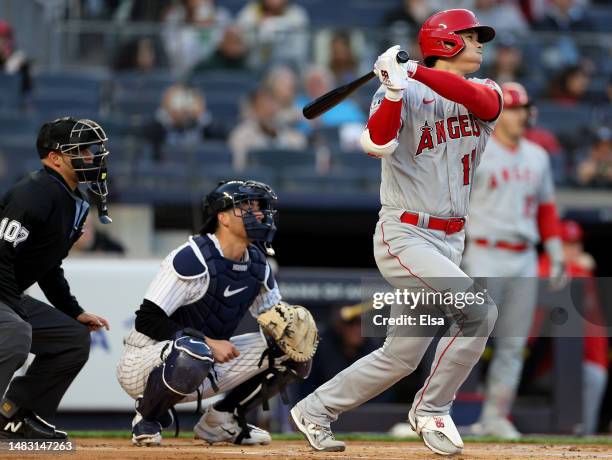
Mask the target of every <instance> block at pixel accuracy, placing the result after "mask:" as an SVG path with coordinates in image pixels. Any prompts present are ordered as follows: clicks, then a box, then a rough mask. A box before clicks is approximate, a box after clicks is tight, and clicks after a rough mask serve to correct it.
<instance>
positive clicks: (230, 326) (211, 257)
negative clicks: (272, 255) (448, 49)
mask: <svg viewBox="0 0 612 460" xmlns="http://www.w3.org/2000/svg"><path fill="white" fill-rule="evenodd" d="M193 241H194V242H195V243H196V245H197V246H198V248H199V249H200V252H201V253H202V256H203V257H204V260H205V262H206V267H207V270H208V275H209V283H208V289H207V291H206V294H204V296H203V297H202V298H201V299H200V300H198V301H196V302H194V303H192V304H189V305H184V306H182V307H180V308H179V309H177V310H176V311H175V312H174V313H173V314H172V315H171V316H170V317H171V318H172V319H173V320H174V321H175V322H177V323H179V324H181V325H182V326H183V327H193V328H195V329H197V330H200V331H202V332H203V333H204V334H205V335H206V336H207V337H211V338H213V339H223V340H228V339H229V338H230V337H231V336H232V334H233V333H234V331H235V330H236V328H237V327H238V323H240V320H241V319H242V317H243V316H244V314H245V312H246V310H247V309H248V308H249V307H250V306H251V304H252V303H253V301H254V300H255V298H256V297H257V295H258V294H259V292H260V290H261V287H262V285H263V284H264V283H265V282H266V266H267V262H266V259H265V256H264V255H263V253H262V252H261V251H260V250H259V249H257V248H256V247H254V246H252V245H251V246H249V248H248V252H249V260H248V261H247V262H235V261H233V260H229V259H226V258H225V257H223V256H222V255H221V254H220V252H219V250H218V249H217V248H216V246H215V244H214V243H213V242H212V240H211V239H210V238H208V237H206V236H198V237H195V238H194V239H193ZM188 250H190V249H188ZM270 278H272V277H271V276H270Z"/></svg>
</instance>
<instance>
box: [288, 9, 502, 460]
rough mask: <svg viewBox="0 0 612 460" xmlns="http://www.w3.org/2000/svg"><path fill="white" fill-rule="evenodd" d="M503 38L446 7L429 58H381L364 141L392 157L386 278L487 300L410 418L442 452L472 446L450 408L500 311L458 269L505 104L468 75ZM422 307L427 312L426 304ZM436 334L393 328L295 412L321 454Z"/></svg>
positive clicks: (427, 48) (383, 235)
mask: <svg viewBox="0 0 612 460" xmlns="http://www.w3.org/2000/svg"><path fill="white" fill-rule="evenodd" d="M494 36H495V31H494V30H493V28H491V27H488V26H483V25H481V24H480V23H479V22H478V19H477V18H476V16H475V15H474V13H472V12H471V11H468V10H463V9H453V10H446V11H441V12H439V13H436V14H434V15H433V16H431V17H430V18H429V19H427V20H426V21H425V22H424V23H423V25H422V26H421V29H420V31H419V36H418V40H419V45H420V48H421V52H422V54H423V58H424V64H425V65H420V64H418V63H417V62H416V61H408V62H406V63H405V64H399V63H398V62H397V60H396V56H397V53H398V51H399V46H397V45H396V46H393V47H391V48H390V49H388V50H387V51H386V52H385V53H383V54H382V55H380V56H379V57H378V59H377V60H376V62H375V64H374V72H375V74H376V75H377V76H378V78H379V79H380V81H381V83H382V85H381V87H380V88H379V90H378V91H377V92H376V94H375V95H374V98H373V100H372V104H371V108H370V118H369V120H368V123H367V127H366V129H365V130H364V131H363V132H362V136H361V146H362V148H363V149H364V151H365V152H366V153H368V154H370V155H371V156H374V157H377V158H381V165H380V167H381V186H380V200H381V204H382V207H381V210H380V213H379V221H378V224H377V225H376V230H375V233H374V257H375V259H376V264H377V266H378V269H379V271H380V273H381V274H382V276H383V277H384V278H385V280H387V281H388V282H389V284H391V285H392V286H393V287H395V288H396V289H407V290H412V291H417V292H419V291H421V290H423V291H428V292H432V293H442V292H456V293H461V294H462V293H463V292H467V293H470V295H480V296H481V297H480V298H482V299H484V301H483V302H482V303H480V304H479V305H474V304H472V305H470V306H462V305H460V304H458V303H457V302H454V303H453V304H452V305H450V307H449V309H448V310H447V312H448V316H449V317H450V319H449V323H448V325H449V328H448V331H447V333H446V335H445V336H444V337H442V339H441V340H440V341H439V342H438V345H437V348H436V356H435V359H434V363H433V365H432V368H431V372H430V374H429V377H428V378H427V380H426V382H425V384H424V385H423V387H422V388H421V389H420V390H419V392H418V393H417V394H416V396H415V399H414V403H413V404H412V407H411V409H410V411H409V413H408V420H409V423H410V425H411V426H412V427H413V429H414V430H415V431H416V432H417V434H419V435H420V436H421V438H422V439H423V441H424V442H425V445H426V446H427V447H429V448H430V449H431V450H432V451H434V452H436V453H438V454H442V455H454V454H457V453H460V452H461V450H462V449H463V441H462V439H461V436H460V434H459V432H458V431H457V428H456V426H455V423H454V422H453V420H452V418H451V416H450V414H449V412H450V408H451V406H452V404H453V400H454V399H455V393H456V392H457V390H458V389H459V387H460V386H461V384H462V383H463V382H464V380H465V379H466V377H467V376H468V374H469V373H470V371H471V370H472V367H473V366H474V365H475V364H476V362H477V361H478V359H479V357H480V355H481V353H482V351H483V350H484V347H485V344H486V341H487V336H488V335H489V333H490V332H491V329H492V328H493V324H494V323H495V319H496V317H497V307H496V306H495V304H494V303H493V302H492V300H491V299H490V298H488V296H486V295H484V294H485V293H483V292H482V291H480V287H479V286H478V285H477V284H475V283H474V282H473V281H472V280H471V279H470V278H469V277H468V276H467V275H466V274H465V273H464V272H463V271H462V270H461V269H460V268H459V264H460V262H461V255H462V253H463V249H464V239H465V232H464V225H465V222H466V215H467V213H468V203H469V197H470V192H471V188H472V179H473V176H474V170H475V169H476V167H477V166H478V164H479V162H480V158H481V156H482V152H483V151H484V148H485V145H486V143H487V141H488V140H489V137H490V135H491V133H492V131H493V128H494V126H495V123H496V121H497V117H498V115H499V113H500V112H501V109H502V100H501V89H500V88H499V86H498V85H497V84H496V83H495V82H493V81H491V80H487V79H480V78H465V75H467V74H470V73H474V72H476V71H477V70H478V69H479V68H480V64H481V62H482V54H483V44H484V43H486V42H489V41H491V40H492V39H493V37H494ZM457 287H458V288H459V289H457ZM479 291H480V292H479ZM418 307H419V308H426V306H424V305H422V302H421V303H420V304H419V305H418ZM402 309H403V307H402V305H399V304H394V305H393V306H392V308H391V316H392V317H393V318H394V319H395V318H398V317H399V316H400V315H401V313H402ZM453 316H454V317H455V318H457V319H456V320H454V318H453ZM450 320H453V321H452V322H451V321H450ZM403 330H404V331H405V330H406V329H405V328H403ZM411 335H412V336H411ZM432 339H433V337H432V335H431V334H425V335H422V334H421V335H420V334H412V332H410V333H406V332H403V331H402V328H401V327H396V326H395V325H389V328H388V329H387V338H386V340H385V343H384V345H383V346H382V347H381V348H379V349H378V350H376V351H374V352H372V353H370V354H369V355H367V356H365V357H363V358H361V359H360V360H359V361H356V362H355V363H353V364H352V365H351V366H349V367H348V368H346V369H345V370H344V371H342V372H341V373H339V374H338V375H336V376H335V377H334V378H333V379H331V380H329V381H328V382H327V383H325V384H323V385H322V386H320V387H319V388H317V389H316V390H315V391H314V392H313V393H311V394H310V395H309V396H307V397H306V398H304V399H303V400H302V401H300V402H298V403H297V404H296V405H295V406H294V407H293V409H291V416H292V418H293V421H294V422H295V424H296V426H297V427H298V429H299V430H300V432H301V433H302V434H303V435H304V436H305V437H306V439H307V440H308V443H309V444H310V445H311V446H312V447H313V448H314V449H316V450H322V451H342V450H344V449H345V445H344V443H343V442H342V441H339V440H337V439H335V438H334V435H333V432H332V431H331V426H330V425H331V423H332V422H334V421H335V420H337V418H338V417H339V415H340V414H342V413H343V412H346V411H348V410H350V409H353V408H354V407H357V406H359V405H360V404H362V403H364V402H366V401H368V400H369V399H371V398H373V397H374V396H376V395H378V394H380V393H382V392H383V391H384V390H386V389H387V388H389V387H390V386H391V385H393V384H394V383H395V382H397V381H398V380H400V379H401V378H402V377H405V376H406V375H408V374H410V373H411V372H413V371H414V369H415V368H416V367H417V365H418V364H419V362H420V361H421V359H422V358H423V356H424V354H425V352H426V350H427V348H428V347H429V345H430V343H431V342H432Z"/></svg>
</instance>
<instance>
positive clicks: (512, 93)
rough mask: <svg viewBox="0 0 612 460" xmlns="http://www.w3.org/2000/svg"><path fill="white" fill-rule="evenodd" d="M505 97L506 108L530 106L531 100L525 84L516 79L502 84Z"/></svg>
mask: <svg viewBox="0 0 612 460" xmlns="http://www.w3.org/2000/svg"><path fill="white" fill-rule="evenodd" d="M501 89H502V95H503V98H504V108H505V109H512V108H515V107H529V106H531V101H530V100H529V95H528V94H527V90H526V89H525V87H524V86H523V85H521V84H520V83H517V82H515V81H509V82H507V83H504V84H503V85H502V86H501Z"/></svg>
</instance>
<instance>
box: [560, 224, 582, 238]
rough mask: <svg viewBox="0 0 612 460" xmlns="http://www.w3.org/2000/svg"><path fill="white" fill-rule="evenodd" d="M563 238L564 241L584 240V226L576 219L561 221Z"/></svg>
mask: <svg viewBox="0 0 612 460" xmlns="http://www.w3.org/2000/svg"><path fill="white" fill-rule="evenodd" d="M561 239H562V240H563V242H564V243H577V242H578V241H582V227H581V226H580V224H579V223H578V222H576V221H575V220H563V221H561Z"/></svg>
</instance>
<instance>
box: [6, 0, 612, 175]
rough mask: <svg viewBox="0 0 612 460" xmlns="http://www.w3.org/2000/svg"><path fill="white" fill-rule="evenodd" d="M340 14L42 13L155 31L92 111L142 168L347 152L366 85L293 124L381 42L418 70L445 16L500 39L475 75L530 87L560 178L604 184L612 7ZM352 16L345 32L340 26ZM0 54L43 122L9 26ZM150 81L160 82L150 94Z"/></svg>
mask: <svg viewBox="0 0 612 460" xmlns="http://www.w3.org/2000/svg"><path fill="white" fill-rule="evenodd" d="M336 3H337V5H336V4H334V5H333V6H332V5H329V2H322V1H319V0H313V1H312V2H308V3H307V4H303V5H302V4H301V3H300V2H297V1H291V0H250V1H246V0H245V1H238V0H232V1H225V2H220V1H215V0H173V1H162V0H141V1H131V0H109V1H105V2H101V1H99V0H78V1H72V2H61V1H59V2H49V3H48V4H46V5H45V7H46V8H47V9H48V10H50V11H51V12H49V13H48V16H49V17H54V18H58V19H57V20H58V21H72V20H78V21H91V22H92V23H93V22H94V21H98V22H99V21H106V22H107V23H110V24H112V25H113V28H119V29H121V28H122V27H127V25H128V24H134V23H139V24H149V25H151V27H153V29H154V30H155V31H156V33H154V34H142V35H138V34H133V33H132V34H128V35H121V34H120V33H119V32H117V33H118V37H119V38H118V39H117V40H115V41H114V42H113V43H114V45H113V48H112V55H110V56H107V57H106V60H105V62H103V63H102V64H103V66H106V67H107V69H108V71H109V72H110V77H108V78H107V80H109V81H110V82H111V84H109V85H106V86H104V85H103V86H102V90H101V91H102V93H101V97H100V101H99V103H98V105H96V106H94V111H95V112H96V114H98V113H99V114H105V115H107V116H108V117H109V118H112V119H113V120H118V119H121V120H122V122H123V123H124V124H125V125H128V126H129V127H130V129H125V130H121V132H120V133H119V136H120V138H119V139H115V142H116V143H119V142H120V141H123V140H124V139H125V138H127V137H130V136H131V137H132V141H134V139H133V138H134V137H135V138H136V141H135V142H132V145H134V144H138V145H139V150H140V152H139V153H138V155H137V159H139V160H140V159H143V158H144V159H147V160H150V161H154V162H158V161H168V160H170V159H171V156H172V155H174V154H175V153H174V152H176V151H177V150H180V149H188V150H189V149H191V150H192V151H204V153H206V148H205V146H206V145H207V144H206V143H207V142H211V144H210V145H214V146H217V147H219V146H220V145H222V144H223V145H224V146H225V150H226V151H227V154H228V155H230V156H231V158H230V159H229V163H230V164H231V166H232V168H233V170H234V171H238V172H240V171H245V169H246V168H247V167H248V166H249V165H251V166H252V165H253V164H252V162H250V160H249V152H251V151H260V150H264V149H269V150H272V149H281V150H295V151H301V152H305V151H308V152H314V153H315V154H317V152H318V153H320V152H321V150H324V151H325V152H328V153H329V152H333V153H339V152H352V151H355V150H356V149H357V145H358V144H357V141H358V136H359V134H360V130H361V126H363V123H364V122H365V120H366V119H367V112H368V110H369V102H370V98H371V96H372V94H373V91H374V90H375V85H374V84H373V85H370V86H368V87H366V88H364V89H362V90H360V91H359V92H357V93H356V94H355V95H354V97H353V98H351V99H347V100H346V101H344V102H343V103H341V104H340V105H339V106H337V107H336V108H334V109H333V110H331V111H329V112H327V113H326V114H325V115H323V116H322V117H320V118H317V119H316V120H313V121H307V120H305V119H304V118H303V117H302V115H301V108H302V107H303V105H304V104H305V103H306V102H308V101H310V100H312V99H314V98H316V97H318V96H320V95H321V94H323V93H325V92H326V91H328V90H330V89H332V88H333V87H336V86H338V85H340V84H343V83H346V82H348V81H350V80H352V79H354V78H356V77H357V76H359V75H361V74H363V73H365V72H367V71H368V70H369V69H370V68H371V65H372V62H373V61H374V59H375V57H376V55H377V54H379V53H380V52H382V51H383V50H384V49H385V48H386V47H387V46H388V45H390V44H394V43H400V44H402V45H403V46H404V47H406V48H407V49H409V51H410V54H411V57H412V58H413V59H418V58H419V51H418V46H416V33H417V32H418V28H419V26H420V24H421V23H422V21H423V20H424V19H425V18H426V17H428V16H429V15H430V14H432V12H434V11H435V10H439V9H443V8H448V7H451V6H452V7H464V8H470V9H472V10H474V11H475V13H476V15H477V16H478V17H479V19H480V21H481V23H483V24H488V25H491V26H493V27H494V28H495V29H496V30H497V38H496V40H495V41H494V42H493V44H492V45H491V46H489V47H487V48H486V54H485V62H484V65H483V68H482V69H481V72H480V74H479V76H482V75H486V76H487V77H489V78H492V79H494V80H495V81H497V82H498V83H503V82H506V81H514V80H518V81H520V82H522V83H523V84H524V85H525V86H526V88H527V89H528V91H529V92H530V96H531V97H532V98H533V99H534V100H535V101H536V109H537V110H536V111H534V115H533V117H532V127H531V129H530V132H529V134H528V137H529V138H530V139H531V140H533V141H535V142H537V143H539V144H540V145H542V146H543V147H544V148H545V149H546V150H547V151H548V152H549V153H550V155H551V160H552V163H553V165H554V168H555V179H556V181H557V182H558V183H560V184H563V185H575V186H590V187H609V186H610V185H612V173H611V172H610V165H611V164H612V150H611V144H610V126H611V121H610V109H609V108H610V99H611V98H612V66H610V62H611V61H610V59H609V58H610V53H611V50H612V48H611V45H610V43H611V42H612V41H611V40H610V38H611V37H612V6H609V5H608V2H606V1H596V0H591V1H589V0H460V1H459V0H458V1H455V2H452V5H450V2H445V1H442V0H397V1H395V2H393V1H390V0H389V1H387V0H386V1H384V2H375V1H374V0H371V1H370V3H371V4H370V3H368V2H362V3H363V4H362V5H361V6H360V8H362V9H363V10H362V14H361V16H359V15H357V13H356V11H358V10H357V9H355V8H353V7H352V6H351V5H350V2H336ZM75 5H77V7H75ZM364 5H366V6H368V8H369V9H367V8H365V7H364ZM341 6H342V7H343V8H344V10H343V9H341V8H340V7H341ZM343 11H345V13H346V14H345V15H344V14H342V12H343ZM368 11H370V12H371V13H374V12H376V15H375V17H372V16H368V14H367V13H368ZM334 15H342V18H343V19H342V20H340V19H339V17H338V18H336V19H337V20H336V19H334V17H335V16H334ZM344 16H346V17H344ZM351 18H353V19H352V20H353V22H354V25H353V26H351V25H350V24H345V23H348V22H350V21H351ZM336 23H338V24H339V25H336ZM363 24H367V27H365V26H364V25H363ZM124 37H127V38H125V39H124ZM89 39H90V40H92V38H91V37H89ZM0 53H1V54H0V59H1V60H2V64H3V68H4V71H5V73H7V74H19V75H20V76H21V80H20V89H21V91H22V94H23V95H24V101H25V102H24V103H23V105H22V107H25V110H26V111H30V112H32V111H34V112H36V110H37V109H38V110H39V112H41V111H43V112H45V114H46V113H47V112H48V111H45V110H43V109H40V108H39V107H40V106H39V105H37V104H40V101H41V100H45V97H41V95H40V94H37V87H36V86H37V85H36V80H37V78H36V75H34V76H33V75H32V70H31V69H32V67H34V68H36V63H31V62H30V61H29V60H28V58H27V56H26V54H25V53H24V52H23V51H20V50H19V48H18V43H16V41H15V38H14V33H13V29H12V27H11V25H10V24H9V23H8V22H6V21H1V22H0ZM84 59H85V57H84ZM44 70H45V69H40V72H41V78H42V74H44ZM122 75H130V76H132V78H136V77H134V76H135V75H136V76H137V78H140V79H141V80H142V83H141V85H142V87H141V88H136V89H137V90H138V91H135V88H133V87H128V88H127V90H126V89H124V91H123V93H122V92H121V83H116V82H117V81H119V82H120V81H121V80H120V77H121V76H122ZM164 76H165V77H164ZM162 77H164V78H165V80H164V78H162ZM213 77H214V78H213ZM115 78H116V79H117V80H116V81H115ZM149 79H150V81H158V82H159V81H163V82H165V83H166V84H165V85H160V86H159V91H153V90H151V89H150V88H151V85H149V83H148V82H149ZM212 80H214V82H215V84H212V83H211V81H212ZM114 83H116V84H114ZM222 83H223V84H222ZM28 95H33V96H31V97H28ZM55 102H56V103H57V100H55ZM128 102H129V104H128ZM130 104H131V105H130ZM230 105H231V106H233V108H232V107H229V106H230ZM128 106H129V108H128ZM102 122H104V119H102ZM109 131H110V132H109V134H110V135H111V136H113V135H114V137H116V133H114V132H113V130H112V129H109ZM202 146H204V147H202ZM0 147H1V146H0ZM122 147H123V145H122ZM122 150H125V149H123V148H122ZM217 150H218V149H217ZM133 159H134V158H133V157H132V158H130V161H132V160H133ZM316 165H317V168H316V172H317V174H319V175H321V174H326V173H328V172H329V166H328V167H326V166H325V164H323V166H321V162H320V161H318V162H316Z"/></svg>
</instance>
